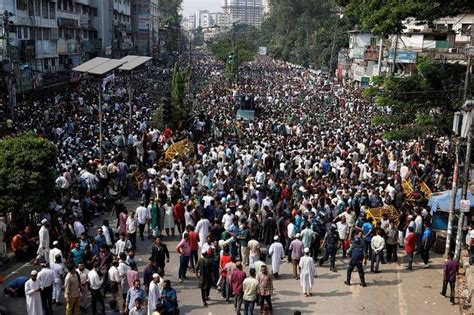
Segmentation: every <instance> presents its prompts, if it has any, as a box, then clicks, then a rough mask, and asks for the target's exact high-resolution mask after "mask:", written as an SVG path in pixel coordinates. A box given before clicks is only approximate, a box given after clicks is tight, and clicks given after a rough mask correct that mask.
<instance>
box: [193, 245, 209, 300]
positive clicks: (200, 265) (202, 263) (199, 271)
mask: <svg viewBox="0 0 474 315" xmlns="http://www.w3.org/2000/svg"><path fill="white" fill-rule="evenodd" d="M201 254H202V257H201V258H199V260H198V262H197V265H196V276H197V277H198V278H199V282H198V287H199V288H200V289H201V298H202V304H203V305H204V306H207V300H209V293H210V290H211V285H212V260H211V259H210V258H209V257H208V256H210V255H212V249H210V248H209V249H208V250H207V251H205V250H203V251H202V252H201Z"/></svg>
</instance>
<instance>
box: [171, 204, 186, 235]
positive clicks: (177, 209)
mask: <svg viewBox="0 0 474 315" xmlns="http://www.w3.org/2000/svg"><path fill="white" fill-rule="evenodd" d="M173 215H174V219H175V220H176V225H177V226H178V231H179V234H183V232H184V224H185V223H184V222H185V221H184V203H183V200H181V199H179V200H178V202H177V203H176V206H174V209H173Z"/></svg>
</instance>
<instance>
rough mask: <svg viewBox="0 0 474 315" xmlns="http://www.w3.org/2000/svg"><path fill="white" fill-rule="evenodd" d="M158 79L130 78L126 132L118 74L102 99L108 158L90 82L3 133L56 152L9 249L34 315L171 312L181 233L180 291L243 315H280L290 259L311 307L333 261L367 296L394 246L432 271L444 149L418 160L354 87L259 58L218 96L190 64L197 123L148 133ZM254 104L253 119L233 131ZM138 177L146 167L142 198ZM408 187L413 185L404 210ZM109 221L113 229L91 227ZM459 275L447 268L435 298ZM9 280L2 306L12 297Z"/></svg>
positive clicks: (217, 69)
mask: <svg viewBox="0 0 474 315" xmlns="http://www.w3.org/2000/svg"><path fill="white" fill-rule="evenodd" d="M159 69H160V68H159V67H156V68H154V66H152V67H151V69H147V70H144V71H143V73H139V72H138V71H137V73H136V74H135V75H136V79H137V80H140V82H143V84H142V85H141V86H140V87H138V88H137V89H136V90H135V91H134V95H135V97H134V99H133V102H132V105H133V109H134V110H133V112H134V113H135V114H134V117H133V121H134V125H133V126H132V130H133V133H132V134H130V135H128V136H127V128H128V126H127V119H128V116H127V113H128V108H127V94H126V89H125V88H124V83H125V79H124V78H121V77H120V76H118V78H117V80H116V82H115V85H114V86H113V87H111V88H109V90H110V91H109V93H108V94H106V95H107V96H106V97H105V105H104V112H105V120H104V125H105V135H106V139H107V140H108V141H107V142H108V143H109V144H108V146H107V147H104V148H103V150H108V151H107V152H106V153H107V154H105V155H104V158H103V159H99V146H98V136H97V135H98V130H97V127H96V126H97V124H96V123H95V122H94V119H95V117H97V114H98V102H97V100H98V99H97V93H96V89H95V87H94V85H93V84H80V85H79V86H78V87H77V88H76V89H74V91H69V92H66V93H59V92H58V93H55V94H54V95H53V96H51V97H45V98H44V99H38V100H33V101H32V102H31V103H27V102H25V103H24V105H23V106H22V107H20V108H19V109H18V115H17V117H16V119H17V120H16V121H15V122H14V124H13V125H11V127H10V128H9V133H10V134H14V133H17V132H22V131H30V130H33V131H34V132H36V133H37V134H38V135H39V136H42V137H46V138H48V139H51V140H52V141H53V142H54V143H56V144H57V145H58V149H59V152H60V154H59V156H58V161H57V162H58V163H57V165H58V174H59V176H58V178H57V180H56V184H57V192H58V194H57V199H56V200H54V201H52V202H51V204H50V207H49V209H40V210H41V215H40V218H41V220H42V221H41V228H40V230H39V231H38V233H37V234H36V233H35V231H34V228H32V227H31V226H27V227H25V229H21V230H19V231H18V233H17V234H15V235H14V237H13V240H12V248H13V250H14V251H15V253H16V254H17V256H18V257H19V258H21V259H29V258H32V257H33V258H35V262H36V263H38V264H41V265H42V269H41V270H39V271H36V270H34V271H32V273H31V277H30V279H25V277H23V278H22V280H21V281H23V280H24V282H23V285H24V288H25V289H24V292H23V293H24V294H26V299H27V307H28V313H29V314H33V315H37V314H40V315H41V314H52V310H53V305H61V303H63V302H66V313H67V314H78V312H79V311H80V310H82V311H86V309H85V307H86V305H87V301H88V299H89V298H90V299H91V305H92V313H93V314H105V300H106V296H107V297H108V300H109V305H110V308H111V309H114V310H116V311H118V312H119V313H128V314H130V315H134V314H145V313H146V314H176V313H178V312H179V307H178V297H177V294H176V290H175V289H173V287H172V285H171V281H170V280H169V279H168V278H167V276H166V275H167V274H166V272H165V268H166V264H167V263H169V261H170V250H168V247H167V246H166V244H165V242H166V241H167V240H172V239H173V237H174V236H176V235H177V236H179V238H180V241H179V243H178V245H177V247H176V252H177V254H178V255H179V262H178V261H176V262H174V263H179V273H178V281H179V282H184V281H188V279H189V277H190V276H189V271H191V272H192V273H193V274H194V273H195V276H196V277H197V279H198V286H199V288H200V289H201V298H202V303H203V305H204V306H207V304H208V301H209V299H210V293H211V288H216V289H217V290H218V291H219V292H220V294H222V298H223V299H225V301H226V302H228V303H232V302H233V304H234V307H235V310H236V312H237V313H238V314H240V313H241V311H242V306H243V309H244V314H245V315H247V314H253V311H254V307H255V305H256V304H257V305H258V306H259V308H260V310H261V312H262V313H269V314H272V313H273V312H274V310H273V305H272V295H273V290H274V286H275V285H276V284H275V283H274V282H276V281H278V279H279V277H280V275H281V273H280V266H281V264H282V263H284V262H285V261H287V262H288V263H291V264H292V267H293V269H292V273H293V274H292V276H293V277H294V279H295V280H298V281H299V282H300V284H301V288H302V294H304V295H305V296H311V295H312V288H313V286H314V281H315V278H316V277H317V273H316V267H315V266H318V265H319V266H323V265H324V264H325V263H326V262H327V261H329V268H330V271H332V272H337V269H336V258H337V256H338V252H339V253H340V254H341V255H342V256H341V258H342V259H346V258H347V257H349V258H348V269H347V277H346V279H345V282H344V283H345V284H347V285H352V284H353V281H352V277H351V275H352V272H353V270H354V269H355V268H357V270H358V273H359V283H360V285H361V286H366V285H367V282H366V281H365V274H364V265H366V264H368V263H369V261H370V270H371V272H373V273H379V272H381V271H383V268H381V267H380V263H382V264H385V263H397V262H401V259H400V257H399V256H398V254H399V253H401V250H400V248H401V247H404V251H405V253H406V257H407V266H406V268H407V269H412V268H413V265H412V264H413V260H414V259H415V257H417V256H416V255H418V254H419V255H420V257H421V259H422V261H423V263H424V264H425V265H427V266H428V264H429V255H430V249H431V247H432V244H433V241H434V237H433V232H432V230H431V225H432V213H431V209H430V208H429V207H428V206H427V204H426V198H425V196H424V195H423V192H422V191H421V190H420V189H419V188H418V185H419V184H420V183H421V182H422V181H423V182H424V183H426V184H427V185H428V186H429V187H430V188H431V190H433V191H436V190H444V189H446V188H447V187H449V181H448V179H449V174H451V172H452V165H453V163H452V156H451V155H450V154H449V152H451V143H450V141H449V139H448V138H440V139H438V140H437V142H435V148H434V150H425V146H424V143H423V140H418V141H413V142H408V143H406V142H402V141H388V140H385V139H383V136H382V135H383V132H384V127H383V126H375V125H373V124H372V121H371V119H372V117H373V115H374V114H375V113H377V112H378V111H379V109H378V108H377V107H376V106H375V105H374V104H372V103H371V102H370V100H368V99H366V98H364V97H363V96H362V94H361V92H360V91H359V90H358V89H355V88H352V87H350V86H348V85H347V86H343V85H342V84H340V83H337V82H333V81H330V80H328V79H327V78H326V77H324V76H322V75H318V74H316V73H315V72H313V71H310V70H307V69H304V68H301V67H299V66H296V65H291V64H288V63H284V62H279V61H275V60H272V59H270V58H266V57H258V58H257V60H256V61H254V62H251V63H248V64H244V65H242V66H241V69H240V71H239V79H238V82H237V83H234V84H230V85H226V84H223V83H222V82H223V80H224V79H223V78H224V65H222V64H220V63H219V62H217V61H215V60H214V59H213V58H212V57H211V56H209V55H208V54H206V53H202V54H201V53H200V54H196V55H195V56H194V58H193V71H194V73H193V78H195V79H196V78H198V79H199V78H211V80H210V83H209V84H208V85H207V86H205V87H203V88H202V89H201V90H200V91H199V92H198V93H197V94H196V95H193V98H194V104H195V107H194V109H193V112H194V114H195V115H194V120H193V122H192V124H190V125H189V126H188V125H184V126H182V127H181V129H175V128H173V127H171V126H170V127H169V128H166V130H158V129H157V128H156V127H154V126H153V125H152V118H151V116H152V115H151V113H152V111H153V109H154V107H156V103H157V101H156V100H155V99H152V98H151V96H150V95H151V92H150V91H151V90H153V89H158V88H159V87H158V86H157V83H156V82H155V81H154V79H156V77H153V76H154V75H156V76H159V75H161V74H162V70H160V71H158V70H159ZM151 70H154V71H155V73H154V72H153V71H151ZM148 78H151V79H150V80H149V79H148ZM249 99H250V100H251V103H252V104H253V107H252V108H254V109H255V111H256V116H255V119H254V120H249V121H245V120H241V119H236V112H237V110H239V108H240V107H241V104H242V103H246V100H249ZM31 106H33V107H32V109H31ZM27 109H28V110H27ZM186 136H188V137H190V138H191V139H192V140H193V142H194V144H195V154H194V155H193V156H186V157H181V158H176V159H174V160H172V161H171V162H170V163H169V164H162V163H159V161H160V160H161V157H162V156H163V153H164V152H165V151H166V149H167V148H168V147H169V145H170V144H172V143H173V142H175V141H178V140H180V139H183V138H184V137H186ZM136 170H143V171H144V177H143V181H142V182H141V183H140V186H139V188H140V190H139V191H138V190H137V189H136V188H137V187H136V186H135V183H136V181H137V178H135V176H136V172H135V171H136ZM404 180H406V181H408V182H409V183H411V184H412V186H413V187H414V189H415V192H414V195H413V196H412V197H413V198H409V199H410V200H408V198H406V197H407V196H406V194H405V192H404V190H403V189H402V186H401V185H402V181H404ZM124 197H128V198H130V199H133V198H137V197H138V198H140V200H139V201H138V203H139V206H138V207H137V208H136V209H130V208H127V207H125V206H124V203H123V201H122V200H123V198H124ZM374 208H385V209H395V210H394V212H393V211H392V212H389V211H388V210H387V211H386V212H384V211H382V213H383V215H382V217H380V218H374V217H373V216H372V215H371V214H370V213H369V212H368V211H369V209H374ZM104 212H112V213H113V214H114V219H113V220H111V221H110V222H109V220H103V221H102V222H101V223H102V226H101V227H99V228H98V229H97V230H96V231H91V229H90V228H89V225H90V224H91V223H92V222H93V221H94V220H95V222H97V220H99V218H98V217H99V216H100V215H101V214H102V213H104ZM137 239H139V240H140V241H141V242H151V241H148V239H152V240H153V246H152V250H151V252H150V253H149V254H150V255H149V257H150V258H149V260H148V262H147V265H146V267H145V268H144V269H143V270H142V271H141V272H139V270H138V266H137V263H136V262H135V259H134V256H135V251H136V250H137ZM447 268H448V267H447ZM456 269H457V266H456V264H455V263H454V262H453V263H452V264H450V265H449V270H447V274H448V276H447V277H446V278H445V280H446V284H445V285H444V288H443V291H442V294H446V287H447V284H448V283H449V284H450V285H451V284H452V283H453V281H455V277H454V278H453V277H452V275H453V270H454V274H455V270H456ZM192 277H194V275H193V276H192ZM141 279H143V281H142V280H141ZM15 281H16V282H15V283H13V284H12V285H11V286H7V288H8V290H7V289H5V293H6V294H9V295H18V294H21V293H22V292H21V290H19V289H18V288H19V286H18V284H19V283H20V282H21V281H20V280H18V279H15ZM452 288H453V286H451V289H452ZM63 290H64V292H63ZM453 294H454V293H453V290H451V302H452V303H454V295H453ZM231 299H233V300H232V301H231Z"/></svg>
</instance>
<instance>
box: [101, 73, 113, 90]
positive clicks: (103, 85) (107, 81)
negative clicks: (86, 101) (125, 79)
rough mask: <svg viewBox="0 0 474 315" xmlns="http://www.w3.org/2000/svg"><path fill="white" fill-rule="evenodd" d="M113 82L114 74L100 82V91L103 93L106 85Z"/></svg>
mask: <svg viewBox="0 0 474 315" xmlns="http://www.w3.org/2000/svg"><path fill="white" fill-rule="evenodd" d="M114 80H115V74H111V75H109V76H108V77H106V78H104V79H103V80H102V90H103V91H104V92H105V90H106V89H107V84H108V83H110V82H113V81H114Z"/></svg>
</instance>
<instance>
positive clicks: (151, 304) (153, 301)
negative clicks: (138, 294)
mask: <svg viewBox="0 0 474 315" xmlns="http://www.w3.org/2000/svg"><path fill="white" fill-rule="evenodd" d="M160 296H161V287H160V276H159V275H158V274H157V273H154V274H153V281H151V282H150V287H149V290H148V313H147V314H148V315H151V314H152V313H153V312H154V311H156V305H157V304H158V303H160V302H161V298H160Z"/></svg>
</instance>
